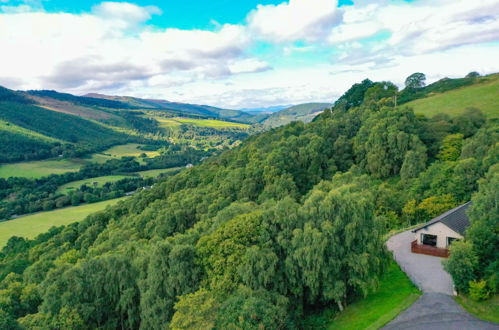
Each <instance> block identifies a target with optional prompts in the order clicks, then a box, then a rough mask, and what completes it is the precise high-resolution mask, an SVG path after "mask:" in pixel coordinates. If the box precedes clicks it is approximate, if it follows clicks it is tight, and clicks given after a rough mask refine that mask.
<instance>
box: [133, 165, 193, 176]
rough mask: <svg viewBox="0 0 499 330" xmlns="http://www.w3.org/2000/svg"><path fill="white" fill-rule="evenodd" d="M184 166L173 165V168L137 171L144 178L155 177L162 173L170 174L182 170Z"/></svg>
mask: <svg viewBox="0 0 499 330" xmlns="http://www.w3.org/2000/svg"><path fill="white" fill-rule="evenodd" d="M183 168H184V167H173V168H165V169H159V170H148V171H141V172H136V173H137V174H138V175H140V176H141V177H143V178H155V177H157V176H158V175H160V174H162V173H165V174H166V173H168V174H170V173H176V172H180V171H181V170H182V169H183Z"/></svg>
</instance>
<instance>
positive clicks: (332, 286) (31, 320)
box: [0, 94, 499, 329]
mask: <svg viewBox="0 0 499 330" xmlns="http://www.w3.org/2000/svg"><path fill="white" fill-rule="evenodd" d="M368 95H369V94H368ZM375 97H376V95H371V97H370V98H369V99H368V102H367V103H362V104H361V105H360V106H353V107H351V108H350V109H349V110H348V111H334V110H326V111H324V112H323V113H322V114H320V115H319V116H318V117H317V118H316V119H315V120H314V121H312V122H311V123H308V124H305V123H302V122H294V123H291V124H288V125H286V126H283V127H279V128H276V129H273V130H269V131H267V132H265V133H262V134H258V135H255V136H252V137H251V138H249V139H247V140H246V141H244V142H243V143H242V144H241V145H240V146H239V147H237V148H235V149H233V150H228V151H226V152H223V153H221V154H219V155H218V156H216V157H214V158H211V159H207V160H205V161H203V162H202V163H200V164H198V165H196V166H194V167H192V168H190V169H186V170H183V171H182V172H180V173H179V174H177V175H174V176H171V177H169V178H166V179H164V180H161V181H159V182H156V183H155V184H154V186H153V187H152V188H151V189H146V190H143V191H142V192H139V193H137V194H135V195H134V196H133V197H131V198H129V199H128V200H126V201H124V202H123V203H122V204H120V205H118V206H115V207H112V208H110V209H108V210H106V211H104V212H101V213H98V214H92V215H90V216H89V217H88V218H86V219H85V220H82V221H81V222H79V223H78V224H77V225H70V226H67V227H66V228H63V229H59V230H53V231H51V232H49V233H45V234H44V235H42V236H40V237H38V238H37V239H36V240H29V241H26V240H22V239H14V240H10V241H9V242H8V243H7V245H6V247H5V248H4V249H3V250H2V254H0V281H1V282H0V285H3V286H4V287H6V288H7V289H4V290H0V291H2V292H0V298H2V299H3V300H2V301H8V303H7V304H8V309H7V312H6V313H4V314H5V315H6V317H8V318H9V320H11V322H12V323H19V324H20V325H21V326H22V327H24V328H42V329H44V328H49V329H50V328H57V326H58V324H60V322H62V320H67V319H68V315H70V316H71V317H70V320H71V321H72V322H73V321H74V322H75V323H74V324H71V325H70V326H69V327H68V328H78V327H80V326H81V325H84V327H87V328H106V329H114V328H117V327H120V328H124V329H138V328H143V329H161V328H165V327H166V328H172V329H182V328H199V329H205V328H209V329H211V328H218V329H227V328H231V327H232V326H231V325H234V324H237V325H238V327H239V328H242V329H287V328H291V329H293V328H299V325H300V321H301V320H302V319H303V318H304V317H305V316H306V314H307V313H309V311H312V310H317V309H320V308H325V307H327V308H329V309H331V310H332V311H333V312H334V313H335V314H337V315H338V322H339V323H341V324H345V323H349V324H354V325H355V326H357V327H359V325H362V324H367V323H368V322H369V323H370V322H378V324H382V323H384V322H385V321H387V320H388V319H389V318H392V317H394V316H395V315H394V314H396V312H398V311H399V309H398V308H397V305H398V304H399V303H400V302H404V303H407V300H406V298H405V297H412V296H411V294H412V293H414V290H413V288H412V287H411V286H410V285H406V284H408V283H407V281H406V280H405V279H404V278H401V277H399V276H398V275H400V272H397V271H395V272H393V269H391V270H390V268H388V266H389V262H390V256H389V254H388V253H387V251H386V249H385V245H384V243H385V242H384V236H385V234H386V233H387V232H388V231H390V230H391V229H396V228H400V227H402V226H405V225H411V224H415V223H420V222H422V221H424V220H425V219H431V218H433V217H435V216H436V215H438V214H441V213H442V212H444V211H446V210H448V209H450V208H452V207H454V206H456V205H459V204H461V203H463V202H465V201H469V200H470V198H471V196H472V195H473V196H478V197H477V198H475V197H474V205H475V203H476V205H479V210H480V212H488V211H487V210H488V209H487V208H488V207H489V206H488V205H492V204H493V203H488V199H484V197H480V196H481V194H482V195H483V192H482V191H478V185H477V181H478V180H480V179H482V180H481V181H480V182H483V183H486V182H488V181H489V180H490V178H491V177H493V176H494V177H496V174H497V173H499V172H497V171H498V170H499V167H497V165H496V166H494V164H495V163H496V161H495V159H497V158H495V157H496V155H497V148H496V146H495V142H496V141H497V139H498V137H499V127H498V125H497V122H495V121H491V120H488V121H486V120H485V119H484V118H482V117H481V116H476V114H475V113H464V114H463V116H462V118H461V119H462V120H459V121H455V122H453V121H452V120H453V119H451V118H445V117H444V118H440V119H439V120H438V121H437V120H432V119H424V118H422V117H420V116H416V115H415V114H414V113H413V112H412V110H410V109H407V108H405V107H394V104H393V103H388V102H387V99H386V98H384V97H382V96H380V98H379V99H375ZM456 140H457V143H456ZM449 141H450V143H449ZM477 146H479V147H477ZM172 149H173V148H172ZM160 157H161V156H160ZM177 166H180V165H177ZM487 173H489V174H487ZM494 182H495V181H494ZM491 187H493V185H490V186H489V188H486V189H485V190H483V191H484V192H485V193H488V192H492V193H493V190H492V189H491ZM477 191H478V193H477ZM478 223H479V224H480V222H478ZM479 229H480V228H479ZM480 233H484V232H483V231H480ZM485 233H487V231H486V232H485ZM387 270H388V272H387ZM9 271H14V272H15V273H17V274H19V276H17V275H11V276H9V277H6V276H7V274H8V272H9ZM384 274H385V275H386V276H390V274H391V275H395V279H392V281H395V280H396V281H397V282H398V284H401V285H398V286H397V287H398V289H396V290H397V292H396V293H394V294H393V295H390V294H389V293H390V289H389V288H386V286H384V285H385V284H386V283H389V281H390V280H386V277H383V275H384ZM491 274H493V273H491ZM4 277H5V279H4ZM397 279H398V280H397ZM380 280H381V282H380ZM380 283H381V284H382V286H381V287H380V286H378V284H380ZM394 283H395V282H394ZM395 284H397V283H395ZM376 289H379V290H378V291H376ZM21 292H35V293H36V295H35V298H36V299H32V300H29V302H26V303H23V304H22V303H21V301H24V300H21V298H20V296H21ZM373 292H374V294H371V295H370V296H369V293H373ZM366 296H367V298H366V300H362V298H363V297H366ZM8 297H10V298H11V299H10V300H9V299H7V298H8ZM26 304H28V305H26ZM26 306H27V307H26ZM349 306H352V308H350V309H349V308H348V307H349ZM376 306H379V308H377V307H376ZM359 309H361V310H363V311H367V312H368V313H369V317H368V318H365V321H362V320H361V321H359V318H358V316H357V315H362V314H363V313H361V312H359V313H357V312H356V311H358V310H359ZM158 311H161V312H160V313H159V312H158ZM341 311H344V314H342V312H341ZM340 315H344V316H343V317H342V318H340ZM380 320H381V321H380ZM352 322H354V323H352ZM65 324H66V323H65ZM355 326H353V327H354V328H355ZM81 327H83V326H81Z"/></svg>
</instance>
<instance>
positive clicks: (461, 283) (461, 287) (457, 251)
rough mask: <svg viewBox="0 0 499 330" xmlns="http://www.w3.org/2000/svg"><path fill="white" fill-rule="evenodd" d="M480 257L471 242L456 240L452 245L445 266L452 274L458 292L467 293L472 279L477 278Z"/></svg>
mask: <svg viewBox="0 0 499 330" xmlns="http://www.w3.org/2000/svg"><path fill="white" fill-rule="evenodd" d="M477 266H478V258H477V256H476V254H475V252H474V251H473V245H472V244H471V243H470V242H455V243H453V244H452V245H451V247H450V257H449V259H447V260H445V261H444V268H445V270H446V271H448V272H449V274H451V276H452V279H453V280H454V285H455V287H456V289H457V291H458V292H462V293H467V292H468V288H469V283H470V281H474V280H476V274H475V272H476V269H477Z"/></svg>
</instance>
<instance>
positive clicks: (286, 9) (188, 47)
mask: <svg viewBox="0 0 499 330" xmlns="http://www.w3.org/2000/svg"><path fill="white" fill-rule="evenodd" d="M498 42H499V3H498V2H497V0H481V1H468V0H414V1H406V0H358V1H354V2H352V1H347V0H341V1H336V0H289V1H283V0H272V1H271V0H238V1H233V0H232V1H231V0H211V1H204V0H190V1H172V0H168V1H146V0H137V1H128V2H125V1H63V0H0V44H1V45H2V46H3V47H2V48H3V49H2V57H3V60H2V61H0V85H4V86H6V87H9V88H14V89H56V90H60V91H65V92H70V93H74V94H85V93H88V92H100V93H107V94H115V95H133V96H138V97H154V98H162V99H169V100H173V101H180V102H192V103H204V104H211V105H216V106H221V107H226V108H250V107H260V106H272V105H277V104H297V103H303V102H311V101H329V102H332V101H334V100H335V99H336V98H337V97H338V96H340V95H341V93H342V92H344V91H345V90H346V89H348V88H349V87H350V85H352V84H353V83H355V82H358V81H360V80H362V79H364V78H366V77H369V78H370V79H373V80H391V81H393V82H395V83H396V84H398V85H401V84H402V82H403V81H404V79H405V77H406V76H407V75H409V74H411V73H413V72H415V71H420V72H425V73H426V75H427V77H428V78H429V81H430V82H431V81H434V80H437V79H440V78H443V77H446V76H449V77H459V76H463V75H465V74H466V73H467V72H469V71H479V72H480V73H483V74H486V73H491V72H497V71H499V63H498V61H497V60H496V59H497V58H499V46H498Z"/></svg>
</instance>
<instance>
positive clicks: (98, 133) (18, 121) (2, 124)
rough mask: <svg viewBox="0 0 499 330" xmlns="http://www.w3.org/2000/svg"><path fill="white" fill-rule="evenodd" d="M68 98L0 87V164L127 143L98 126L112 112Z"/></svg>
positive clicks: (121, 119) (52, 93)
mask: <svg viewBox="0 0 499 330" xmlns="http://www.w3.org/2000/svg"><path fill="white" fill-rule="evenodd" d="M35 94H36V96H34V95H35ZM45 94H50V96H51V97H45ZM54 97H55V98H54ZM71 97H73V96H72V95H70V94H67V95H64V94H58V93H57V92H53V91H50V92H38V93H31V92H29V93H28V92H15V91H12V90H10V89H7V88H3V87H0V141H1V142H2V143H0V162H11V161H19V160H30V159H43V158H49V157H55V156H59V155H69V156H76V155H79V154H83V153H88V152H92V151H96V150H100V149H104V148H106V147H109V146H112V145H116V144H123V143H126V142H127V141H129V140H130V139H131V137H130V136H128V135H126V134H124V133H121V132H119V131H117V130H114V129H112V128H110V127H108V126H106V125H102V124H100V123H98V120H100V121H106V120H113V116H115V115H113V114H112V112H109V113H108V112H105V111H101V110H98V109H94V108H92V107H84V106H81V105H77V104H75V103H73V102H69V101H68V99H71ZM64 98H66V99H65V100H64V101H62V100H61V99H64ZM39 101H40V102H39ZM72 101H74V100H72ZM100 101H101V100H100ZM47 104H50V106H49V105H47ZM61 104H64V105H66V107H65V109H64V110H62V109H61V108H57V107H59V106H61ZM56 108H57V109H56ZM92 111H96V113H92ZM78 112H79V113H78ZM93 115H94V117H93V118H92V116H93ZM105 115H108V116H109V117H105ZM99 116H102V117H99ZM97 117H99V118H97ZM116 118H117V120H116V122H121V123H123V125H125V124H126V123H127V121H126V119H125V118H123V117H119V116H116ZM87 119H95V120H87Z"/></svg>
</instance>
